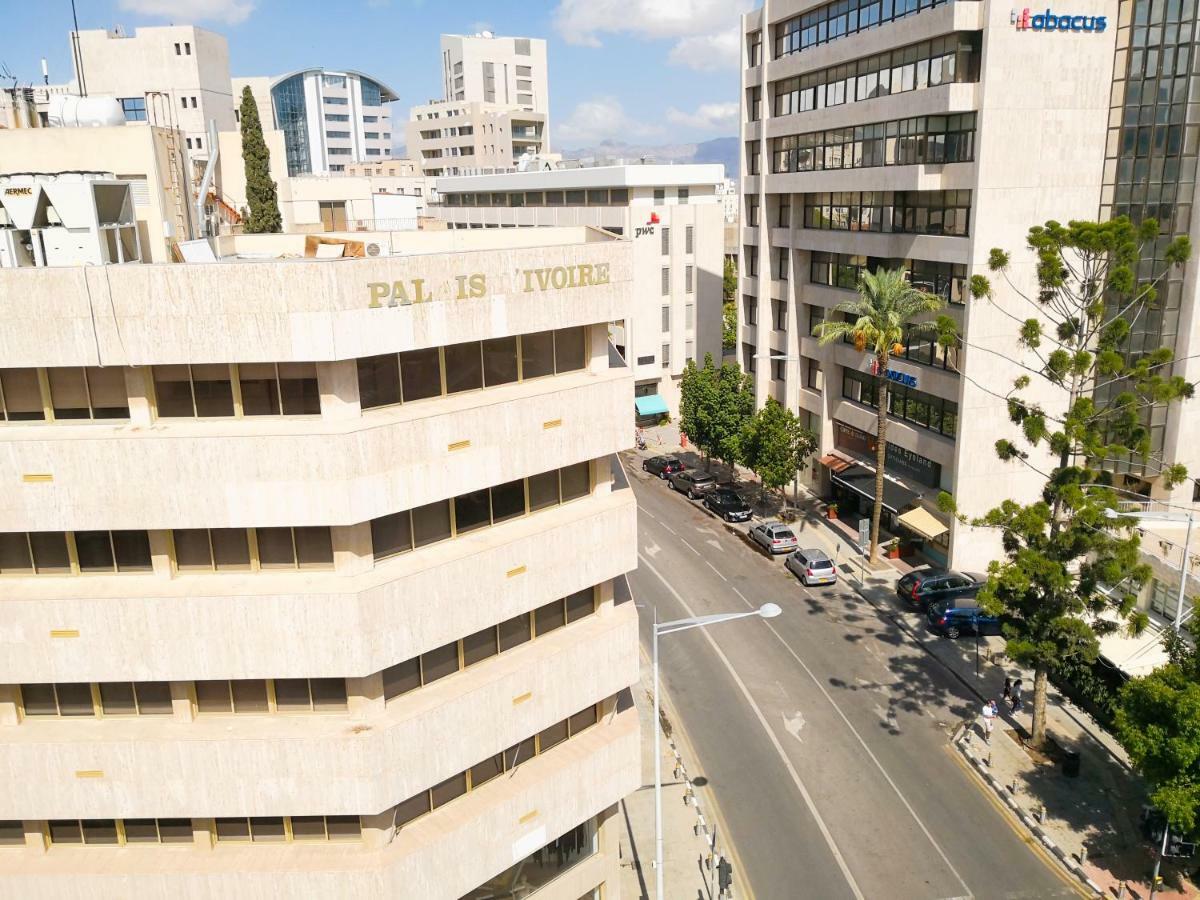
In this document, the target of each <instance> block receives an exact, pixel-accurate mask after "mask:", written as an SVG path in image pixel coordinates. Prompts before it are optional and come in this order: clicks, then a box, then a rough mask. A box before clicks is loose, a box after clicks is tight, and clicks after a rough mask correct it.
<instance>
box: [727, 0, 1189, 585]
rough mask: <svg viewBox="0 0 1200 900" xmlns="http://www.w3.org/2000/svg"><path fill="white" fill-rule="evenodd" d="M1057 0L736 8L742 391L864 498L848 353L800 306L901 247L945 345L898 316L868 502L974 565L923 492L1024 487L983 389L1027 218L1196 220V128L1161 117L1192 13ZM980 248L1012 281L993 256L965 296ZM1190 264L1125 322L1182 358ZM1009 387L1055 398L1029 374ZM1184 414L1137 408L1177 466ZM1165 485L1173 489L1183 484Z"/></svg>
mask: <svg viewBox="0 0 1200 900" xmlns="http://www.w3.org/2000/svg"><path fill="white" fill-rule="evenodd" d="M1070 13H1071V15H1070V16H1069V17H1068V16H1063V17H1061V18H1060V17H1058V16H1054V17H1053V19H1054V24H1053V25H1051V24H1049V22H1048V19H1047V17H1046V16H1044V15H1041V14H1039V15H1038V16H1036V17H1026V16H1024V15H1022V14H1020V13H1019V11H1018V12H1017V13H1014V12H1012V11H1011V10H1010V9H1009V8H1008V7H1001V6H999V5H998V4H993V3H988V2H976V0H954V2H943V0H921V2H910V3H907V4H900V3H896V4H892V3H880V2H854V3H852V4H851V7H850V8H847V7H845V6H844V5H838V4H811V3H800V2H794V0H767V2H766V3H765V4H764V7H763V8H761V9H759V10H756V11H755V12H752V13H750V14H748V15H747V16H745V17H744V19H743V29H742V30H743V38H744V41H743V50H742V52H743V77H742V102H741V107H742V126H741V130H742V172H741V176H742V210H741V214H742V221H741V224H742V229H741V233H742V240H741V245H742V246H741V250H742V270H741V282H740V283H741V291H740V293H741V296H740V297H739V358H740V360H741V362H742V364H743V366H744V367H745V368H746V369H748V370H750V371H751V372H753V375H754V383H755V388H756V394H757V397H758V399H759V402H762V401H763V400H765V399H766V398H767V397H775V398H776V399H778V400H779V401H780V402H783V403H785V404H786V405H787V406H788V407H789V408H792V409H799V410H800V411H801V412H802V413H803V414H806V416H807V418H808V420H809V422H810V423H811V425H812V426H813V427H814V428H815V429H816V430H817V431H818V432H819V434H820V437H821V456H822V458H821V462H820V464H818V465H815V466H814V473H813V475H814V485H815V487H816V488H817V489H818V491H819V492H820V493H822V494H823V495H824V496H827V497H830V498H832V499H837V500H838V501H839V502H842V503H845V504H849V505H851V506H857V507H859V509H860V510H861V511H864V512H865V511H867V510H869V509H870V505H871V503H873V502H874V501H875V498H874V497H873V493H874V488H873V487H871V486H870V485H871V482H872V479H873V473H874V468H873V466H874V438H873V433H874V431H875V416H876V412H875V409H874V408H873V406H872V397H873V388H872V382H873V375H872V373H871V371H870V361H869V359H867V358H866V357H865V355H864V354H862V353H859V352H856V351H855V349H854V347H853V346H852V345H850V344H835V345H829V346H824V347H822V346H819V345H818V343H817V340H816V338H814V337H813V336H812V333H813V328H814V326H816V325H817V324H819V323H820V322H821V321H823V320H825V319H826V318H828V317H829V316H831V315H833V314H834V313H833V311H832V308H833V307H834V306H835V305H836V304H837V303H839V302H841V301H843V300H847V299H853V297H854V288H855V284H856V282H857V278H858V274H859V272H861V271H862V270H864V269H871V270H874V269H875V268H877V267H879V266H881V265H882V266H886V267H896V266H903V267H904V268H905V269H906V270H908V271H909V272H910V276H911V279H912V281H913V283H914V284H918V285H919V286H921V287H922V288H923V289H925V290H927V291H930V292H933V293H936V294H938V295H940V296H941V297H943V298H944V299H945V300H946V308H945V313H946V314H947V315H949V316H951V317H952V318H953V319H954V320H955V321H956V322H957V324H958V326H959V328H960V330H961V332H962V334H963V344H962V346H961V347H959V348H958V349H957V350H951V351H945V350H943V349H942V348H940V347H938V346H937V345H936V343H935V342H933V341H930V340H924V339H916V338H914V339H912V340H906V341H905V348H904V353H903V354H901V355H900V356H898V357H897V358H896V359H895V361H894V363H893V366H894V369H893V370H892V371H889V373H888V377H889V378H890V379H891V380H892V381H893V388H892V391H893V392H892V403H891V407H892V416H891V424H890V425H889V435H888V437H889V444H891V445H892V446H893V447H894V449H891V448H890V449H889V462H888V472H887V475H888V487H887V489H886V490H885V497H884V498H883V501H882V502H883V503H884V507H885V512H886V513H887V515H886V516H885V522H886V527H887V528H888V529H889V531H890V533H892V534H896V535H898V536H901V537H904V538H906V539H910V540H911V542H912V543H914V544H916V545H917V546H918V547H919V548H920V549H921V550H922V551H924V552H925V554H926V555H927V556H928V557H929V558H930V559H933V560H935V561H939V562H949V563H950V564H952V565H954V566H956V567H959V568H971V569H982V568H983V567H984V566H985V565H986V563H987V562H988V561H989V560H990V559H992V558H993V557H994V555H995V554H996V553H997V552H998V548H997V546H996V542H995V539H994V537H992V536H990V535H989V534H986V533H982V532H980V531H978V530H976V529H972V528H970V527H969V526H965V525H962V524H961V523H959V522H955V521H952V520H950V519H949V517H947V516H945V515H944V514H943V513H941V512H940V511H939V510H938V509H937V504H936V497H937V494H938V493H939V492H940V491H947V492H950V493H951V494H953V495H954V496H955V498H956V500H957V503H958V506H959V509H960V511H962V512H964V513H965V514H966V515H967V516H974V515H978V514H982V513H983V512H985V511H986V510H987V509H989V508H990V507H991V506H992V505H994V504H995V502H996V499H997V498H999V497H1013V498H1016V499H1029V498H1032V497H1033V496H1035V495H1036V493H1037V491H1038V490H1039V489H1040V485H1041V480H1042V479H1041V476H1040V475H1039V474H1037V472H1036V471H1034V470H1033V468H1027V467H1022V466H1019V465H1004V464H1001V463H1000V462H999V461H998V460H997V459H996V458H995V451H994V449H993V447H994V444H995V441H996V440H997V439H998V438H1000V437H1011V438H1016V439H1018V440H1019V435H1016V434H1015V433H1014V429H1013V426H1012V425H1011V423H1010V422H1009V420H1008V415H1007V409H1006V403H1005V400H1004V396H1005V394H1006V392H1007V391H1009V390H1010V389H1011V388H1012V385H1013V382H1014V380H1015V379H1016V378H1017V377H1018V376H1020V375H1021V374H1022V372H1023V371H1024V370H1023V369H1022V366H1023V365H1025V364H1029V363H1030V362H1031V361H1032V365H1034V367H1036V366H1037V363H1036V360H1032V357H1030V359H1025V358H1023V356H1022V353H1021V351H1020V350H1019V349H1018V344H1017V328H1018V327H1019V323H1020V322H1021V321H1023V320H1024V319H1025V318H1026V317H1027V316H1028V315H1029V314H1030V309H1029V307H1028V306H1027V305H1025V301H1024V300H1023V299H1021V297H1020V296H1019V294H1018V291H1021V292H1024V293H1025V294H1026V295H1030V296H1032V295H1034V294H1036V279H1035V272H1034V265H1035V260H1034V258H1033V257H1032V255H1031V253H1030V252H1029V250H1028V248H1027V247H1026V245H1025V235H1026V232H1027V230H1028V228H1029V227H1030V226H1031V225H1034V224H1039V223H1042V222H1045V221H1046V220H1049V219H1056V220H1059V221H1068V220H1070V219H1096V218H1097V217H1098V216H1108V215H1110V214H1112V215H1116V214H1119V213H1129V214H1131V215H1133V216H1134V217H1135V218H1140V216H1141V215H1155V216H1156V217H1158V218H1160V219H1161V220H1162V221H1163V223H1164V224H1163V228H1164V229H1165V230H1164V233H1163V243H1165V242H1166V241H1167V240H1169V235H1170V234H1178V233H1192V235H1193V239H1194V238H1195V234H1196V231H1195V224H1194V220H1193V219H1191V218H1190V209H1191V197H1192V185H1193V182H1194V171H1195V162H1196V157H1195V155H1194V154H1195V151H1196V145H1195V144H1194V143H1193V144H1192V145H1190V147H1189V145H1187V143H1186V141H1185V140H1184V137H1185V136H1186V135H1187V134H1192V135H1193V136H1194V135H1195V133H1196V129H1197V126H1196V125H1195V124H1191V123H1192V122H1193V121H1200V112H1198V111H1200V106H1198V105H1196V103H1195V102H1193V103H1192V105H1190V106H1189V105H1187V101H1188V100H1191V101H1196V100H1200V97H1194V96H1189V95H1188V92H1189V90H1190V91H1192V92H1194V90H1195V87H1194V85H1189V83H1188V80H1187V77H1186V76H1185V75H1184V74H1183V73H1184V72H1188V71H1194V68H1189V67H1194V66H1195V65H1196V64H1197V60H1196V58H1195V54H1194V52H1192V51H1194V46H1191V45H1190V44H1189V46H1183V45H1182V44H1180V43H1179V42H1181V41H1183V40H1184V38H1183V37H1180V35H1184V34H1190V33H1191V28H1192V24H1193V23H1192V21H1191V19H1188V20H1186V21H1183V22H1181V21H1180V18H1179V13H1180V10H1179V9H1177V8H1174V7H1172V8H1171V10H1170V11H1166V12H1164V10H1163V9H1161V8H1157V7H1153V6H1152V4H1150V3H1141V2H1137V3H1134V2H1122V3H1120V4H1119V5H1118V3H1117V2H1115V0H1080V2H1079V3H1077V4H1076V5H1075V6H1074V7H1072V8H1071V10H1070ZM1164 16H1167V17H1168V18H1169V19H1170V21H1162V19H1163V17H1164ZM1153 17H1158V20H1156V21H1155V22H1154V23H1153V24H1151V23H1150V21H1149V20H1150V19H1151V18H1153ZM1172 17H1173V18H1172ZM1060 21H1061V22H1063V23H1067V24H1064V25H1062V27H1058V24H1057V23H1059V22H1060ZM1160 29H1161V30H1160ZM1153 35H1157V36H1158V38H1156V39H1161V40H1160V42H1159V45H1158V46H1155V47H1153V48H1150V47H1148V46H1147V41H1148V40H1149V39H1150V37H1151V36H1153ZM1168 38H1169V39H1170V41H1175V43H1171V44H1170V48H1169V51H1168V49H1166V48H1167V44H1164V43H1162V42H1163V41H1167V42H1168V43H1170V41H1168ZM1150 84H1153V85H1154V87H1153V89H1151V88H1150V87H1149V85H1150ZM1189 117H1191V118H1189ZM1176 122H1178V124H1172V123H1176ZM1154 123H1160V124H1157V125H1156V124H1154ZM1147 179H1149V181H1148V180H1147ZM993 247H1000V248H1004V249H1005V250H1008V251H1009V252H1011V253H1012V267H1011V269H1010V271H1009V275H1008V277H1009V278H1010V279H1011V282H1006V281H1005V280H1004V279H996V278H993V279H992V280H993V287H994V294H993V296H992V297H991V298H989V299H979V300H974V301H972V300H970V299H969V297H968V281H969V279H970V277H971V276H972V275H975V274H984V275H987V274H989V272H988V268H987V260H988V254H989V251H990V250H991V248H993ZM1195 267H1196V263H1195V261H1192V262H1190V263H1189V265H1188V268H1187V271H1186V274H1180V275H1179V276H1178V277H1176V276H1174V275H1173V276H1172V279H1171V282H1170V284H1169V285H1168V287H1167V294H1168V300H1167V303H1166V307H1165V310H1164V312H1163V314H1162V315H1161V316H1160V317H1151V318H1150V319H1149V320H1147V323H1146V324H1147V327H1148V328H1150V330H1152V331H1155V335H1154V337H1152V340H1158V339H1159V338H1160V337H1161V338H1162V339H1164V340H1166V342H1167V343H1168V345H1171V344H1173V345H1174V349H1175V352H1176V357H1177V358H1179V359H1180V360H1181V362H1180V363H1179V365H1178V371H1180V372H1181V373H1182V374H1185V375H1188V376H1189V377H1194V376H1195V374H1196V372H1195V370H1196V361H1195V360H1193V359H1187V357H1190V356H1194V355H1195V353H1196V351H1195V350H1192V349H1191V348H1193V347H1200V322H1198V321H1197V320H1196V317H1195V315H1194V313H1195V307H1196V303H1195V293H1196V290H1195ZM1156 323H1157V324H1156ZM1146 346H1149V344H1147V345H1146ZM1139 349H1140V345H1138V344H1136V343H1135V345H1134V347H1133V350H1134V351H1135V352H1136V351H1137V350H1139ZM1189 373H1190V374H1189ZM1034 381H1035V384H1034V386H1033V388H1032V389H1033V390H1036V389H1037V382H1038V379H1035V380H1034ZM1032 399H1034V400H1036V401H1039V402H1042V403H1043V404H1045V406H1046V408H1053V407H1054V405H1055V404H1061V398H1059V397H1056V396H1055V395H1054V394H1053V392H1052V391H1049V390H1047V391H1045V392H1044V393H1043V394H1041V395H1038V394H1035V395H1034V396H1033V398H1032ZM1194 420H1195V416H1190V417H1189V416H1188V415H1187V414H1186V413H1182V412H1181V413H1179V414H1176V413H1174V412H1172V413H1171V414H1167V413H1166V412H1165V411H1161V412H1156V413H1155V423H1154V424H1155V428H1156V432H1157V434H1156V440H1157V441H1158V446H1161V447H1162V448H1163V453H1164V455H1165V456H1166V458H1167V461H1168V462H1170V461H1176V460H1177V461H1180V462H1184V463H1187V464H1189V468H1191V469H1192V470H1193V471H1196V470H1197V469H1198V468H1200V466H1197V464H1196V463H1198V462H1200V460H1197V459H1195V454H1194V453H1191V452H1190V451H1187V452H1185V451H1184V450H1183V448H1185V447H1187V446H1189V441H1190V446H1193V447H1194V446H1196V441H1197V438H1200V435H1197V434H1195V433H1194V429H1195V428H1196V427H1198V426H1197V425H1196V424H1195V423H1194ZM1189 453H1190V455H1191V456H1192V459H1191V460H1189V459H1188V455H1189ZM1031 463H1032V464H1033V465H1034V466H1037V463H1038V459H1037V454H1036V453H1035V454H1034V457H1033V458H1031ZM1131 475H1132V476H1135V477H1131V478H1130V479H1129V482H1128V484H1129V486H1131V487H1136V488H1137V489H1139V490H1142V491H1144V492H1145V493H1146V494H1148V495H1154V496H1166V495H1167V492H1166V491H1165V489H1164V488H1163V487H1162V486H1161V485H1160V484H1158V481H1160V479H1156V478H1155V476H1154V475H1153V473H1147V472H1142V471H1137V472H1133V473H1131ZM1186 493H1187V497H1186V500H1187V502H1189V503H1190V502H1191V501H1192V499H1193V498H1192V496H1191V493H1192V486H1191V483H1189V485H1188V486H1187V488H1186ZM1174 496H1176V497H1179V496H1180V493H1179V492H1176V494H1175V495H1174ZM914 510H919V512H917V513H916V514H915V515H907V516H906V513H912V512H913V511H914ZM931 519H932V520H936V521H933V522H931V521H930V520H931Z"/></svg>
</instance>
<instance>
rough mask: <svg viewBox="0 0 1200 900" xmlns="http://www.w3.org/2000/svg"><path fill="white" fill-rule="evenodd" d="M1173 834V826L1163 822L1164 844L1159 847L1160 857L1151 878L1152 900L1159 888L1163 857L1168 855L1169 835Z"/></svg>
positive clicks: (1155, 863)
mask: <svg viewBox="0 0 1200 900" xmlns="http://www.w3.org/2000/svg"><path fill="white" fill-rule="evenodd" d="M1170 834H1171V826H1170V825H1169V824H1167V823H1166V822H1163V839H1162V846H1161V847H1160V848H1159V849H1158V859H1156V860H1155V861H1154V876H1153V877H1152V878H1151V879H1150V900H1154V892H1155V891H1156V890H1158V869H1159V866H1161V865H1162V861H1163V857H1164V856H1166V855H1167V837H1168V836H1169V835H1170Z"/></svg>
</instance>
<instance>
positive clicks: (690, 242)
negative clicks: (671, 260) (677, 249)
mask: <svg viewBox="0 0 1200 900" xmlns="http://www.w3.org/2000/svg"><path fill="white" fill-rule="evenodd" d="M695 237H696V229H695V228H694V227H693V226H691V225H688V226H685V227H684V229H683V252H684V253H692V252H693V250H694V249H695ZM670 254H671V227H670V226H669V225H664V226H662V255H663V256H670Z"/></svg>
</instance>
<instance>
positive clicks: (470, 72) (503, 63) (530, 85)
mask: <svg viewBox="0 0 1200 900" xmlns="http://www.w3.org/2000/svg"><path fill="white" fill-rule="evenodd" d="M442 82H443V88H444V90H443V92H442V96H443V97H444V98H445V99H446V100H466V101H479V102H483V103H500V104H505V105H511V106H519V107H520V108H522V109H524V110H525V111H527V112H541V113H546V114H549V112H550V71H549V68H548V67H547V63H546V42H545V40H543V39H542V38H522V37H498V36H496V35H494V34H492V33H491V32H490V31H484V32H480V33H478V34H474V35H466V34H443V35H442Z"/></svg>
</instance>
